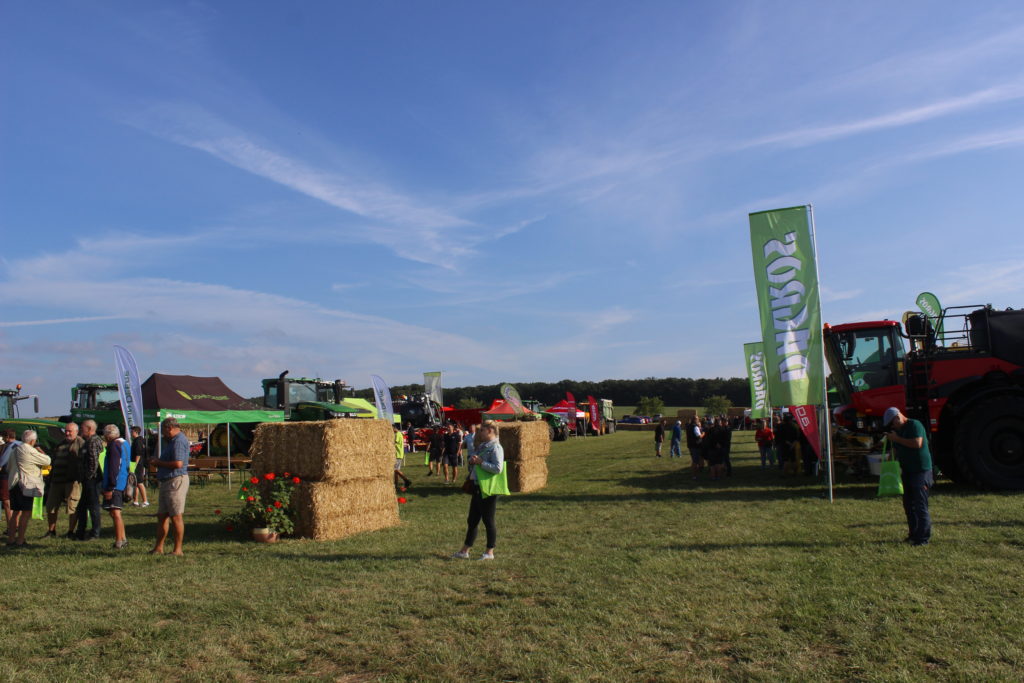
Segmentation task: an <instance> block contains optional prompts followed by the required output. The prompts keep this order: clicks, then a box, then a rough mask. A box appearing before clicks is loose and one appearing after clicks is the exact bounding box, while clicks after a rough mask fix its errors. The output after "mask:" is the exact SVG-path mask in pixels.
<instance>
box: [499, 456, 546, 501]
mask: <svg viewBox="0 0 1024 683" xmlns="http://www.w3.org/2000/svg"><path fill="white" fill-rule="evenodd" d="M505 467H507V468H508V489H509V491H512V492H513V493H530V492H532V491H539V490H540V489H542V488H544V487H545V486H547V485H548V461H547V459H545V458H531V459H530V460H523V461H521V462H513V463H506V465H505Z"/></svg>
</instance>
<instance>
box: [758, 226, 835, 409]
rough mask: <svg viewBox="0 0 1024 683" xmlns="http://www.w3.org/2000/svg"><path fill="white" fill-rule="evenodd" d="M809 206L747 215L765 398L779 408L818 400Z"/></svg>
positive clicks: (820, 375)
mask: <svg viewBox="0 0 1024 683" xmlns="http://www.w3.org/2000/svg"><path fill="white" fill-rule="evenodd" d="M809 212H810V207H809V206H796V207H793V208H789V209H777V210H775V211H761V212H758V213H752V214H750V242H751V248H752V250H753V256H754V284H755V286H756V288H757V304H758V309H759V310H760V312H761V332H762V339H763V340H764V362H765V369H766V373H767V376H768V394H769V395H770V396H771V400H772V403H774V404H775V405H780V406H794V405H816V404H820V403H821V402H822V387H823V385H824V376H825V370H824V368H823V367H822V346H821V344H822V338H821V302H820V299H819V295H818V273H817V266H816V264H815V261H814V244H813V240H812V238H811V224H810V217H809Z"/></svg>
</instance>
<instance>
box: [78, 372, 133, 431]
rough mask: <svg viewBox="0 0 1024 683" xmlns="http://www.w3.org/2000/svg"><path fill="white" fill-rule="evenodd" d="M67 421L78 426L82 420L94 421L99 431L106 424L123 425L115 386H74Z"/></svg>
mask: <svg viewBox="0 0 1024 683" xmlns="http://www.w3.org/2000/svg"><path fill="white" fill-rule="evenodd" d="M68 419H69V420H71V421H72V422H77V423H78V424H82V420H96V424H97V425H98V426H99V428H100V429H103V427H104V426H105V425H108V424H116V425H120V424H122V423H124V416H123V415H122V414H121V396H120V394H118V391H117V385H116V384H97V383H95V382H93V383H89V382H85V383H81V384H76V385H75V386H74V387H72V388H71V414H70V416H69V418H68Z"/></svg>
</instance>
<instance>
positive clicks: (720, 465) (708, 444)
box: [654, 413, 818, 481]
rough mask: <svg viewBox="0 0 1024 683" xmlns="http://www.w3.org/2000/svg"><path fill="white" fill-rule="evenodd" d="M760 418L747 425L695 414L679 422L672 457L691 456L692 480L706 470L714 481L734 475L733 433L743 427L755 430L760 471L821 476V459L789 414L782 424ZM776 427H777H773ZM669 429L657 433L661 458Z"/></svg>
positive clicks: (661, 426)
mask: <svg viewBox="0 0 1024 683" xmlns="http://www.w3.org/2000/svg"><path fill="white" fill-rule="evenodd" d="M775 422H776V420H775V419H774V418H771V419H761V420H754V421H749V422H744V421H743V419H742V418H732V419H730V418H727V417H726V416H724V415H719V416H716V417H710V416H708V417H699V416H697V415H694V416H693V417H691V418H690V420H689V421H688V422H687V423H686V424H683V421H682V420H676V423H675V424H674V425H673V426H672V429H671V432H670V435H669V436H670V446H669V457H670V458H682V457H683V448H684V445H685V448H686V451H687V452H688V453H689V456H690V470H691V474H692V476H693V478H694V479H695V480H696V479H699V478H700V476H701V474H702V473H704V472H705V471H706V472H707V475H708V477H709V478H710V479H711V480H712V481H717V480H719V479H722V478H723V477H731V476H732V458H731V454H732V432H733V431H734V430H736V429H739V428H741V427H744V426H745V427H747V428H751V427H753V428H754V429H756V432H755V434H754V440H755V441H756V442H757V447H758V452H759V453H760V456H761V468H762V469H768V468H770V467H771V468H774V467H776V463H778V465H777V466H778V468H779V469H781V470H783V472H785V473H786V474H798V473H799V472H801V471H802V472H803V473H804V474H805V475H808V476H817V474H818V456H817V454H816V453H815V451H814V449H813V448H812V447H811V444H810V442H808V441H807V437H806V436H804V434H803V431H802V430H801V429H800V428H799V427H798V426H797V424H796V422H795V421H794V420H793V416H792V415H791V414H790V413H784V414H783V415H782V419H781V421H779V423H778V424H777V425H775ZM773 427H774V428H773ZM665 437H666V430H665V426H664V424H663V423H659V424H658V425H657V426H656V427H655V430H654V455H655V456H656V457H658V458H660V457H662V447H663V445H664V442H665Z"/></svg>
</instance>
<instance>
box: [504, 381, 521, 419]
mask: <svg viewBox="0 0 1024 683" xmlns="http://www.w3.org/2000/svg"><path fill="white" fill-rule="evenodd" d="M499 391H500V393H501V397H502V398H503V399H505V402H506V403H508V404H509V405H510V406H512V410H514V411H515V413H516V415H523V414H525V413H526V408H524V407H523V399H521V398H519V392H518V391H516V388H515V387H514V386H512V385H511V384H509V383H507V382H506V383H505V384H502V385H501V389H500V390H499Z"/></svg>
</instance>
